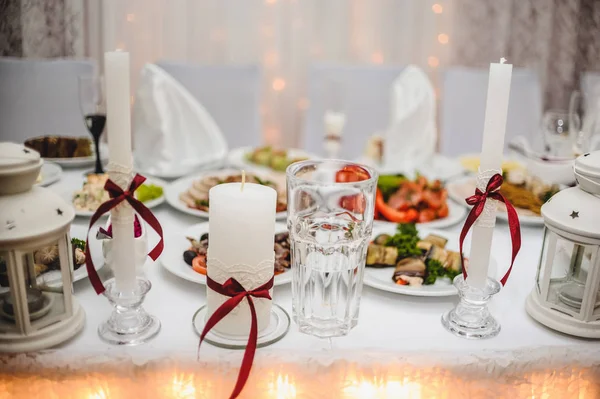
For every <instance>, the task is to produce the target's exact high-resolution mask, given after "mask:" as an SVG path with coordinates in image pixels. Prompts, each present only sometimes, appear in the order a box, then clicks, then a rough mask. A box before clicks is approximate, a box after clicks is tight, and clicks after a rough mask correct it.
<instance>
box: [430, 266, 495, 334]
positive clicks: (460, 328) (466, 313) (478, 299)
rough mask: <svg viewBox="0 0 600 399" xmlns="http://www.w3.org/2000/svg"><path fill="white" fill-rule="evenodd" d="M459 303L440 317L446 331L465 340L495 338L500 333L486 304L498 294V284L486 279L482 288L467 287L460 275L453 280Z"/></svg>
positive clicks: (467, 284)
mask: <svg viewBox="0 0 600 399" xmlns="http://www.w3.org/2000/svg"><path fill="white" fill-rule="evenodd" d="M454 286H455V287H456V289H457V290H458V296H459V298H460V301H459V302H458V304H457V305H456V307H455V308H454V309H452V310H450V311H448V312H447V313H445V314H444V315H443V316H442V325H443V326H444V327H445V328H446V330H448V331H450V332H451V333H452V334H454V335H457V336H459V337H463V338H467V339H484V338H491V337H495V336H496V335H498V334H499V333H500V324H499V323H498V321H496V319H494V317H493V316H492V315H491V314H490V311H489V309H488V306H487V305H488V302H489V301H490V299H491V298H492V295H494V294H497V293H498V292H500V288H501V287H502V286H501V285H500V283H499V282H498V281H496V280H493V279H491V278H489V277H488V279H487V281H486V284H485V286H484V287H483V288H477V287H473V286H471V285H469V283H468V282H467V281H465V279H464V277H463V275H462V274H460V275H458V276H456V278H455V279H454Z"/></svg>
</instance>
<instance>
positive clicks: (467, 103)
mask: <svg viewBox="0 0 600 399" xmlns="http://www.w3.org/2000/svg"><path fill="white" fill-rule="evenodd" d="M488 73H489V71H488V70H487V69H472V68H463V67H457V68H449V69H447V70H446V71H444V73H443V86H442V101H441V122H440V124H441V126H440V127H441V128H440V132H441V133H440V152H441V153H442V154H443V155H447V156H457V155H461V154H471V153H479V152H480V151H481V143H482V137H483V136H482V135H483V123H484V119H485V106H486V98H487V86H488ZM541 118H542V89H541V86H540V82H539V79H538V76H537V74H535V73H534V72H533V71H529V70H524V69H519V68H513V73H512V80H511V86H510V97H509V103H508V117H507V122H506V137H505V140H504V148H505V149H506V148H507V146H508V143H509V142H510V141H511V139H512V138H514V137H516V136H519V135H521V136H525V137H527V138H528V139H529V141H530V142H534V143H536V142H538V141H539V140H540V135H541V133H540V123H541Z"/></svg>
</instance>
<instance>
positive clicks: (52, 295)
mask: <svg viewBox="0 0 600 399" xmlns="http://www.w3.org/2000/svg"><path fill="white" fill-rule="evenodd" d="M72 256H73V255H72V254H71V249H70V246H69V245H67V238H66V237H62V238H61V239H59V240H58V241H56V242H55V243H53V244H51V245H47V246H44V247H41V248H38V249H37V250H35V251H33V254H32V255H29V254H28V255H25V256H24V258H25V259H31V260H33V261H34V265H33V269H34V270H35V279H33V280H32V283H31V288H34V289H36V290H38V291H39V292H41V294H42V296H43V305H42V307H41V309H39V310H38V311H37V313H35V314H33V313H32V314H31V315H30V320H31V325H32V327H33V328H34V329H36V330H37V329H40V328H43V327H46V326H49V325H51V324H54V323H56V322H59V321H61V320H63V319H65V318H66V317H67V316H68V315H67V312H66V309H69V306H67V303H66V301H67V298H66V296H65V295H64V289H63V282H64V276H63V273H62V272H63V270H65V271H66V272H67V273H68V274H70V273H71V271H70V264H71V262H70V259H69V258H70V257H72ZM69 280H70V278H69ZM67 283H68V282H67ZM68 289H70V288H68Z"/></svg>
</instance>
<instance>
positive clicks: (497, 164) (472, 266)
mask: <svg viewBox="0 0 600 399" xmlns="http://www.w3.org/2000/svg"><path fill="white" fill-rule="evenodd" d="M505 61H506V60H505V59H504V58H502V59H501V60H500V63H499V64H495V63H494V64H490V76H489V82H488V92H487V103H486V108H485V122H484V126H483V144H482V147H481V157H480V159H481V160H480V166H479V171H480V176H481V173H482V172H483V173H485V172H486V171H499V172H500V173H501V171H502V153H503V150H504V135H505V132H506V116H507V114H508V99H509V95H510V81H511V77H512V65H510V64H505V63H504V62H505ZM490 177H491V175H490V173H487V174H485V178H480V179H478V182H479V184H478V186H479V188H480V189H482V186H483V188H485V185H487V181H488V180H489V178H490ZM496 206H497V204H496V201H495V200H488V202H487V203H486V209H485V210H484V212H483V213H482V214H481V216H480V217H479V219H478V221H477V222H476V223H475V226H474V227H473V236H472V237H473V238H472V241H471V256H470V259H469V267H468V278H467V279H468V282H469V284H470V285H472V286H474V287H478V288H482V287H484V286H485V282H486V279H487V276H488V269H489V263H490V251H491V247H492V238H493V235H494V225H495V223H496Z"/></svg>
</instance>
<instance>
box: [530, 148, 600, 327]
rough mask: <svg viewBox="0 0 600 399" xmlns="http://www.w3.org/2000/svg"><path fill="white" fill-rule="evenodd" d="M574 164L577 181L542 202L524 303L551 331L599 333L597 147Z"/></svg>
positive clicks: (599, 177)
mask: <svg viewBox="0 0 600 399" xmlns="http://www.w3.org/2000/svg"><path fill="white" fill-rule="evenodd" d="M574 169H575V178H576V181H577V184H578V187H571V188H568V189H565V190H562V191H560V192H559V193H557V194H556V195H554V196H553V197H552V198H551V199H550V200H549V201H548V202H547V203H545V204H544V205H543V206H542V216H543V217H544V223H545V225H546V228H545V230H544V245H543V247H542V256H541V258H540V263H539V266H538V273H537V276H536V285H535V288H534V289H533V291H532V292H531V294H530V295H529V297H528V298H527V303H526V309H527V313H529V315H530V316H531V317H533V318H534V319H536V320H537V321H539V322H540V323H542V324H544V325H546V326H548V327H550V328H552V329H555V330H557V331H561V332H563V333H566V334H571V335H576V336H580V337H587V338H600V252H599V249H600V197H599V195H600V151H597V152H594V153H591V154H585V155H582V156H580V157H579V158H577V160H576V161H575V166H574Z"/></svg>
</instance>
